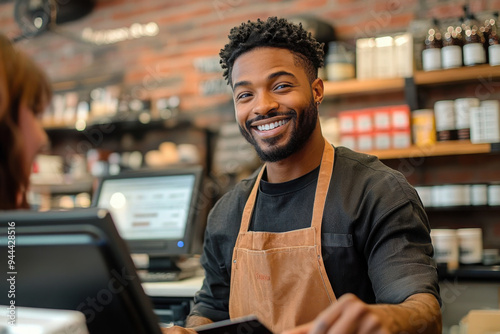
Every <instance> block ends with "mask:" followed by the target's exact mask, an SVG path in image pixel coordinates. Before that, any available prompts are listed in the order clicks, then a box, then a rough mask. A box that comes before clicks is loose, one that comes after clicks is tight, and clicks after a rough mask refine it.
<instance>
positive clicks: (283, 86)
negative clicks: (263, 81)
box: [274, 83, 292, 90]
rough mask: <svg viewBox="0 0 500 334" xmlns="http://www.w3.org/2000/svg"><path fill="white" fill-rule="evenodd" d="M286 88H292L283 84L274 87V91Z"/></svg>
mask: <svg viewBox="0 0 500 334" xmlns="http://www.w3.org/2000/svg"><path fill="white" fill-rule="evenodd" d="M288 87H292V85H290V84H284V83H283V84H279V85H276V87H275V88H274V89H275V90H279V89H284V88H288Z"/></svg>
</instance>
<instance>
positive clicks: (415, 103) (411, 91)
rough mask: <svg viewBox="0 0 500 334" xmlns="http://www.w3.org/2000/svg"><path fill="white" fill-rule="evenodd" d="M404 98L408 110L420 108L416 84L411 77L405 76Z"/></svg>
mask: <svg viewBox="0 0 500 334" xmlns="http://www.w3.org/2000/svg"><path fill="white" fill-rule="evenodd" d="M405 100H406V103H407V104H408V106H409V107H410V110H417V109H420V105H419V100H418V91H417V85H416V84H415V80H414V79H413V77H409V78H405Z"/></svg>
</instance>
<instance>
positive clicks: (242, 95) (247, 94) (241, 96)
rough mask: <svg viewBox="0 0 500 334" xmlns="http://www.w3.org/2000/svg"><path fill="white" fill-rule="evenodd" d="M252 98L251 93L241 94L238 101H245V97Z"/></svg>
mask: <svg viewBox="0 0 500 334" xmlns="http://www.w3.org/2000/svg"><path fill="white" fill-rule="evenodd" d="M249 96H250V93H241V94H239V95H238V96H237V97H236V99H237V100H241V99H244V98H245V97H249Z"/></svg>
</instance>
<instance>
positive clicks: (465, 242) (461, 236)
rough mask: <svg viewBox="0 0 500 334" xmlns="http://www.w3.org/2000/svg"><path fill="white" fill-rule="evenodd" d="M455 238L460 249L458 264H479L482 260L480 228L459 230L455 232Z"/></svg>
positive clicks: (481, 234)
mask: <svg viewBox="0 0 500 334" xmlns="http://www.w3.org/2000/svg"><path fill="white" fill-rule="evenodd" d="M457 236H458V245H459V249H460V257H459V261H460V263H463V264H476V263H481V261H482V260H483V233H482V230H481V229H480V228H460V229H458V230H457Z"/></svg>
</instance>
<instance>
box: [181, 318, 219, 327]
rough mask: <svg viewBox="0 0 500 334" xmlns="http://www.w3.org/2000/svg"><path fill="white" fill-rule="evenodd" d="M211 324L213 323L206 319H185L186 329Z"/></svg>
mask: <svg viewBox="0 0 500 334" xmlns="http://www.w3.org/2000/svg"><path fill="white" fill-rule="evenodd" d="M212 322H213V321H212V320H210V319H208V318H205V317H200V316H197V315H192V316H190V317H188V318H187V319H186V328H193V327H197V326H201V325H206V324H211V323H212Z"/></svg>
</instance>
